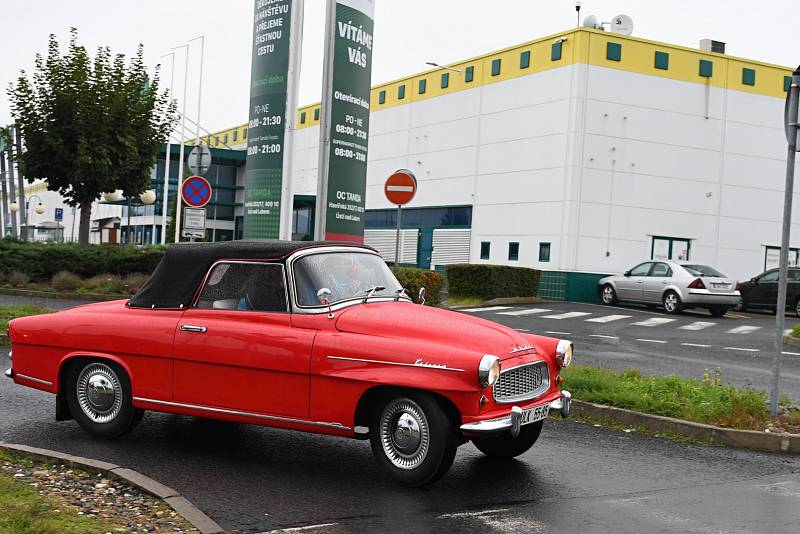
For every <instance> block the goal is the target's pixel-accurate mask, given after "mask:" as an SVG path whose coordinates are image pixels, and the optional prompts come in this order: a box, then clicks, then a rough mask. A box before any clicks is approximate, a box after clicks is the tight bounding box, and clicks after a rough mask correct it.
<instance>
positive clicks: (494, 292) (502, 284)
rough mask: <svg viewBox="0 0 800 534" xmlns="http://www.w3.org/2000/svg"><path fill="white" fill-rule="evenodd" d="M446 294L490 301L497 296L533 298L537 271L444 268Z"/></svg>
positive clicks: (493, 267)
mask: <svg viewBox="0 0 800 534" xmlns="http://www.w3.org/2000/svg"><path fill="white" fill-rule="evenodd" d="M446 269H447V284H448V294H449V295H450V296H453V297H460V298H469V297H473V298H474V297H477V298H480V299H482V300H490V299H495V298H501V297H535V296H536V294H537V293H538V292H539V276H540V275H541V271H538V270H536V269H528V268H526V267H509V266H507V265H485V264H481V265H473V264H458V265H448V266H447V267H446Z"/></svg>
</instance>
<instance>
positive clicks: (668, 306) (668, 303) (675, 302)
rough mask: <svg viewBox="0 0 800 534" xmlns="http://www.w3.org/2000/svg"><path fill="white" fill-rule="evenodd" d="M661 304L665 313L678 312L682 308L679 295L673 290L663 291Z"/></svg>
mask: <svg viewBox="0 0 800 534" xmlns="http://www.w3.org/2000/svg"><path fill="white" fill-rule="evenodd" d="M662 304H663V305H664V310H665V311H666V312H667V313H680V311H681V310H682V309H683V303H682V302H681V297H680V296H678V294H677V293H675V292H674V291H667V292H666V293H664V299H663V301H662Z"/></svg>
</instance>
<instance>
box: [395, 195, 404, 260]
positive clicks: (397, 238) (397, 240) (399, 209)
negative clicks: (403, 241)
mask: <svg viewBox="0 0 800 534" xmlns="http://www.w3.org/2000/svg"><path fill="white" fill-rule="evenodd" d="M402 209H403V206H401V205H400V204H398V205H397V235H396V236H395V240H394V266H395V267H400V216H401V215H402V213H403V212H402Z"/></svg>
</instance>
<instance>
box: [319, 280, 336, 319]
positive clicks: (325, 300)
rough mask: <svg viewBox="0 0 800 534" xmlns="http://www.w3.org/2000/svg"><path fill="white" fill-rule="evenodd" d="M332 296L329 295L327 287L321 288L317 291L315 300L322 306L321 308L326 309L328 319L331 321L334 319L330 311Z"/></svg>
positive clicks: (331, 294) (329, 291)
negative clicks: (324, 307)
mask: <svg viewBox="0 0 800 534" xmlns="http://www.w3.org/2000/svg"><path fill="white" fill-rule="evenodd" d="M332 296H333V293H331V290H330V289H328V288H327V287H323V288H321V289H320V290H319V291H317V300H318V301H319V303H320V304H322V305H323V306H327V307H328V319H333V318H334V317H335V315H333V312H332V311H331V297H332Z"/></svg>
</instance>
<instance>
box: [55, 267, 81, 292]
mask: <svg viewBox="0 0 800 534" xmlns="http://www.w3.org/2000/svg"><path fill="white" fill-rule="evenodd" d="M50 285H51V286H53V289H58V290H59V291H75V290H76V289H78V288H79V287H81V277H80V276H78V275H77V274H75V273H71V272H69V271H58V272H57V273H56V274H54V275H53V279H52V280H51V281H50Z"/></svg>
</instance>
